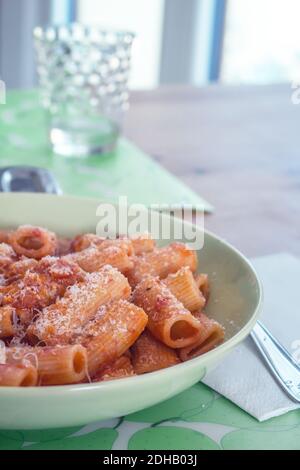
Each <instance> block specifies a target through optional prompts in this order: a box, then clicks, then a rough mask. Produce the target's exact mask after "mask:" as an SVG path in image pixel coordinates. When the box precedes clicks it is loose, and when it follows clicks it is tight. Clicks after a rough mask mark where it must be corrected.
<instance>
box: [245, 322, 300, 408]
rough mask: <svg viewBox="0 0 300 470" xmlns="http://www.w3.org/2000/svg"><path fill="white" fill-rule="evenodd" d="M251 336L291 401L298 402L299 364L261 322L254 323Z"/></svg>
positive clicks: (299, 390)
mask: <svg viewBox="0 0 300 470" xmlns="http://www.w3.org/2000/svg"><path fill="white" fill-rule="evenodd" d="M251 336H252V339H253V341H254V342H255V344H256V346H257V347H258V349H259V351H260V352H261V354H262V356H263V358H264V359H265V361H266V363H267V364H268V366H269V368H270V370H271V372H272V374H273V375H274V377H275V379H276V380H277V381H278V383H279V385H280V386H281V387H282V388H283V390H284V391H285V392H286V394H287V395H288V396H289V397H290V398H291V399H292V400H293V401H295V402H297V403H300V366H299V364H297V362H296V361H295V359H294V358H293V357H292V356H291V355H290V353H289V352H288V351H287V350H286V349H285V348H284V347H283V346H282V344H280V343H279V342H278V341H277V339H276V338H274V336H273V335H272V334H271V333H270V331H269V330H268V329H267V328H266V327H265V326H264V325H263V324H262V323H260V322H257V323H256V325H255V326H254V328H253V330H252V332H251Z"/></svg>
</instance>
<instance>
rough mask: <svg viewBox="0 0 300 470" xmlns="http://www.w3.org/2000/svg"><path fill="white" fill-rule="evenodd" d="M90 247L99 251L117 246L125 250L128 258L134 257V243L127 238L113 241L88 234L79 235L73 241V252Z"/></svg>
mask: <svg viewBox="0 0 300 470" xmlns="http://www.w3.org/2000/svg"><path fill="white" fill-rule="evenodd" d="M90 246H97V248H98V249H99V250H104V249H105V248H109V247H111V246H117V247H119V248H121V249H122V250H124V252H126V254H127V255H128V256H131V255H133V246H132V241H131V240H130V239H129V238H127V237H121V238H116V239H113V240H111V239H109V238H103V237H99V236H98V235H95V234H93V233H86V234H84V235H78V236H77V237H75V238H74V240H73V241H72V251H75V252H78V251H82V250H85V249H86V248H88V247H90Z"/></svg>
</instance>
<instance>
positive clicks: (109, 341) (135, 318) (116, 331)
mask: <svg viewBox="0 0 300 470" xmlns="http://www.w3.org/2000/svg"><path fill="white" fill-rule="evenodd" d="M147 321H148V317H147V315H146V314H145V312H144V311H143V310H142V309H141V308H139V307H137V306H136V305H133V304H131V303H130V302H127V301H126V300H119V301H117V302H112V303H110V304H108V305H104V306H103V307H101V308H100V310H99V312H98V313H97V315H96V317H95V318H94V319H93V320H92V321H90V322H89V323H88V324H87V325H86V326H85V328H84V330H83V333H82V335H79V336H78V337H76V338H75V341H76V342H80V343H81V344H83V345H84V346H85V347H86V348H87V354H88V370H89V374H90V375H94V374H95V373H96V372H97V371H98V370H99V369H101V368H103V367H104V366H105V365H107V364H110V363H111V362H113V361H114V360H116V359H117V358H118V357H120V356H122V354H124V353H125V351H127V349H129V348H130V347H131V346H132V344H133V343H134V342H135V341H136V340H137V338H138V337H139V336H140V334H141V333H142V331H143V330H144V328H145V327H146V324H147Z"/></svg>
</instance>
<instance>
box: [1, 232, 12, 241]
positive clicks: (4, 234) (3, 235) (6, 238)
mask: <svg viewBox="0 0 300 470" xmlns="http://www.w3.org/2000/svg"><path fill="white" fill-rule="evenodd" d="M9 236H10V231H9V230H0V243H8V242H9Z"/></svg>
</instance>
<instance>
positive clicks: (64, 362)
mask: <svg viewBox="0 0 300 470" xmlns="http://www.w3.org/2000/svg"><path fill="white" fill-rule="evenodd" d="M6 362H7V363H8V364H15V365H23V366H28V365H32V366H34V367H36V369H37V371H38V376H39V382H40V384H41V385H63V384H72V383H78V382H81V381H82V380H83V379H84V378H85V376H86V373H87V352H86V349H85V348H84V347H83V346H81V345H80V344H75V345H70V346H56V347H44V348H43V347H34V348H30V347H16V348H6Z"/></svg>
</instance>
